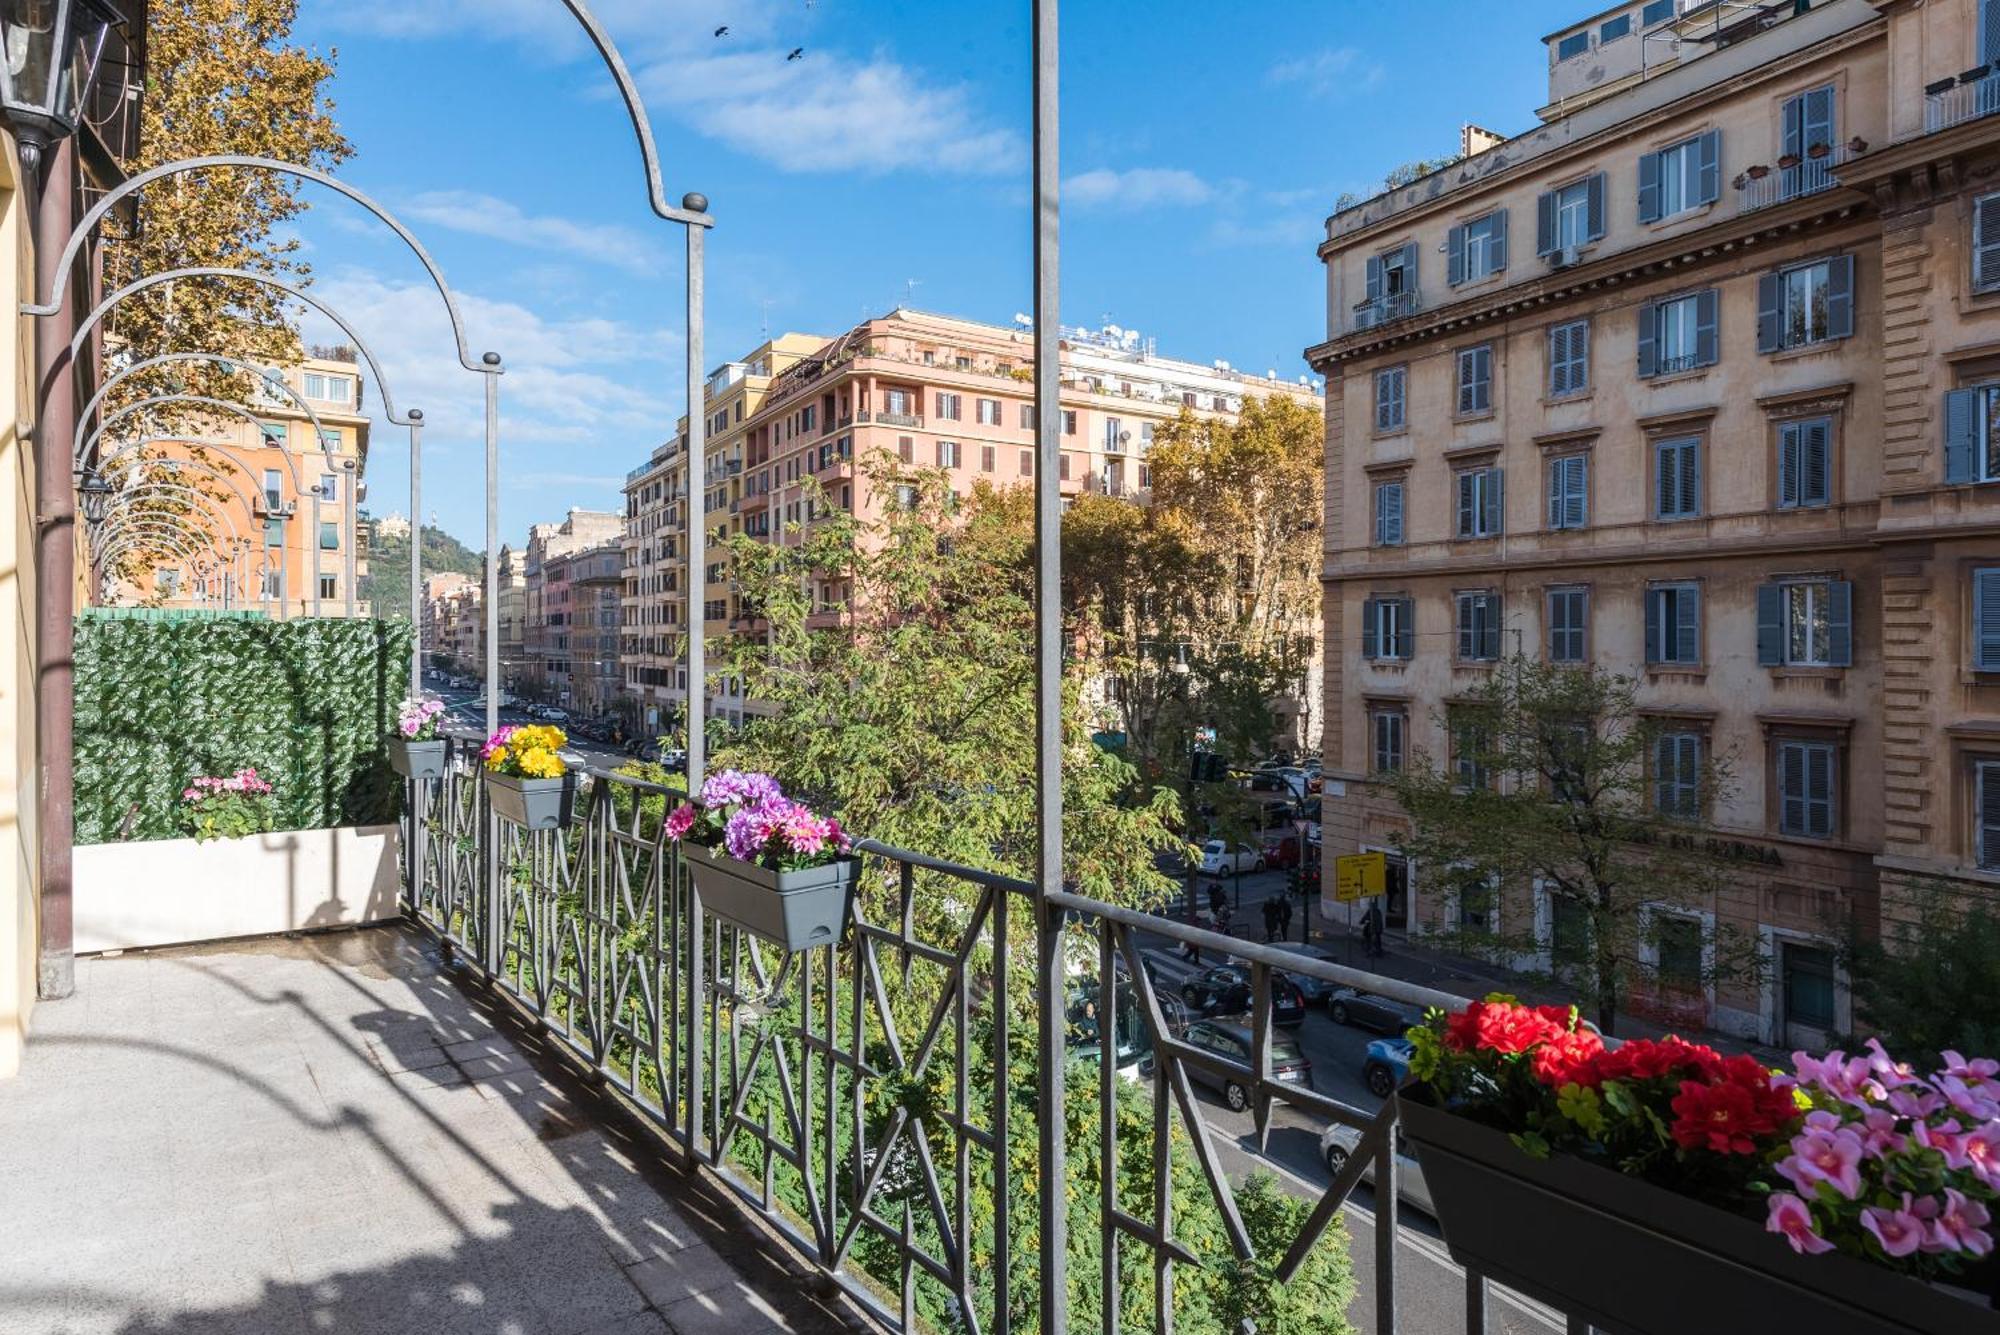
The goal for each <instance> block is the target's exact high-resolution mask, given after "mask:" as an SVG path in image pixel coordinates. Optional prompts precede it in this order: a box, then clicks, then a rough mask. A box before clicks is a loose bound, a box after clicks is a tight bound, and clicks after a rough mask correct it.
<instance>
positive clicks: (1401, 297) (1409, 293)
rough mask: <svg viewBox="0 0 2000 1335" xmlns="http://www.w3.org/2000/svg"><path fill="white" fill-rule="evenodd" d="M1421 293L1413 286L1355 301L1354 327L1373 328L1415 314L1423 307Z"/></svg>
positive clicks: (1358, 328) (1360, 328)
mask: <svg viewBox="0 0 2000 1335" xmlns="http://www.w3.org/2000/svg"><path fill="white" fill-rule="evenodd" d="M1423 305H1424V299H1423V294H1422V293H1421V292H1420V291H1419V290H1418V289H1417V288H1414V287H1411V288H1406V289H1405V290H1403V291H1401V292H1391V293H1389V294H1388V295H1386V296H1381V297H1372V298H1370V299H1369V300H1367V301H1362V302H1358V303H1356V305H1355V307H1354V328H1355V329H1356V330H1362V329H1373V328H1375V327H1376V326H1377V325H1385V324H1388V323H1390V322H1391V321H1394V320H1401V319H1403V318H1404V317H1406V316H1410V315H1415V314H1416V313H1417V312H1418V311H1420V310H1422V309H1423Z"/></svg>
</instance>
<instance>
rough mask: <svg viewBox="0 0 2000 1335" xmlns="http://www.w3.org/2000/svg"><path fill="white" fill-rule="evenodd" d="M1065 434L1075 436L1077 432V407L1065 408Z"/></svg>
mask: <svg viewBox="0 0 2000 1335" xmlns="http://www.w3.org/2000/svg"><path fill="white" fill-rule="evenodd" d="M1063 434H1064V435H1065V436H1074V435H1075V434H1076V409H1074V408H1065V409H1063Z"/></svg>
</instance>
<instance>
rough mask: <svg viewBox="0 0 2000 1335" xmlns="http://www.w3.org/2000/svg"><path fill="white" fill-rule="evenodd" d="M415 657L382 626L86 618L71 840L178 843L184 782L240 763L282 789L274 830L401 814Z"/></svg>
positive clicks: (79, 666)
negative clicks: (399, 724)
mask: <svg viewBox="0 0 2000 1335" xmlns="http://www.w3.org/2000/svg"><path fill="white" fill-rule="evenodd" d="M409 651H410V637H409V628H408V627H407V626H406V625H401V624H389V623H384V622H379V621H359V620H357V621H345V620H309V619H298V620H292V621H269V620H242V619H234V618H229V619H222V618H204V619H200V620H189V619H176V620H132V619H110V618H97V617H84V618H79V620H78V622H77V628H76V841H77V842H78V843H80V844H94V843H108V842H112V841H116V840H120V839H172V838H175V837H177V836H178V834H179V833H180V832H179V830H178V829H177V828H176V825H175V810H176V808H177V807H178V806H179V804H180V794H181V790H182V789H183V788H184V787H185V786H186V784H187V782H188V780H189V779H191V778H193V777H195V776H197V775H203V774H229V773H233V772H234V771H236V770H238V769H241V768H243V767H245V766H249V767H254V768H255V769H256V770H257V771H258V772H259V773H260V774H261V775H263V777H264V778H265V779H267V780H269V781H270V783H271V784H272V786H273V787H274V789H275V790H276V791H275V792H274V794H273V796H272V814H271V819H272V828H275V829H286V830H307V829H320V828H326V827H331V826H340V825H372V824H380V823H384V822H388V821H392V820H394V819H395V818H396V814H397V811H398V808H399V805H400V802H401V795H402V785H401V783H400V782H399V781H398V780H397V778H396V775H395V773H394V772H393V771H392V770H391V769H390V768H389V762H388V756H387V753H386V751H385V749H384V741H385V739H386V737H387V735H388V733H389V730H390V728H391V727H392V726H393V724H394V721H395V714H396V704H397V702H398V701H399V700H400V699H401V698H402V693H403V688H404V685H405V673H406V670H407V664H408V662H409Z"/></svg>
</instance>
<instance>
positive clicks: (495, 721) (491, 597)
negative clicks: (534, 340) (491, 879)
mask: <svg viewBox="0 0 2000 1335" xmlns="http://www.w3.org/2000/svg"><path fill="white" fill-rule="evenodd" d="M480 360H481V361H482V362H484V363H485V364H486V366H487V367H488V370H487V372H486V608H485V615H486V735H487V736H488V737H491V736H492V735H493V734H494V733H496V732H498V731H500V625H499V623H500V354H499V353H497V352H489V353H487V354H486V355H485V356H483V357H481V358H480ZM420 522H421V521H420V520H412V521H411V523H412V524H413V525H415V524H417V523H420ZM421 531H422V530H421V529H418V528H415V527H413V528H412V529H411V532H412V533H413V534H414V533H420V532H421ZM496 862H497V859H496Z"/></svg>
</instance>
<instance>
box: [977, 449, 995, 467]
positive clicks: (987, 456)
mask: <svg viewBox="0 0 2000 1335" xmlns="http://www.w3.org/2000/svg"><path fill="white" fill-rule="evenodd" d="M979 471H980V472H982V473H990V472H992V471H993V447H992V446H991V445H982V446H980V447H979Z"/></svg>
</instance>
